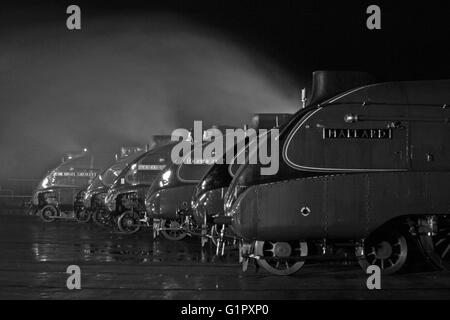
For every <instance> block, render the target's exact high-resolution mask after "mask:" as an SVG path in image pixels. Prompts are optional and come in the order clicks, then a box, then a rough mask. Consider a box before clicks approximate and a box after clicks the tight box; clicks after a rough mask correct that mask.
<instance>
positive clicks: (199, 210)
mask: <svg viewBox="0 0 450 320" xmlns="http://www.w3.org/2000/svg"><path fill="white" fill-rule="evenodd" d="M225 192H226V188H218V189H213V190H209V191H206V192H205V193H203V194H201V195H200V196H198V197H194V199H193V200H192V205H191V207H192V211H193V214H194V218H195V221H196V222H197V223H199V224H201V223H203V222H204V221H206V222H208V223H213V222H214V217H218V216H223V215H224V211H223V201H224V195H225Z"/></svg>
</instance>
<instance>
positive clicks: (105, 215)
mask: <svg viewBox="0 0 450 320" xmlns="http://www.w3.org/2000/svg"><path fill="white" fill-rule="evenodd" d="M92 220H93V221H94V222H95V223H96V224H97V225H99V226H101V227H104V226H109V225H111V224H112V222H111V215H110V213H109V212H108V211H106V210H104V209H97V210H95V211H94V213H93V214H92Z"/></svg>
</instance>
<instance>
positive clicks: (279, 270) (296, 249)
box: [255, 241, 308, 276]
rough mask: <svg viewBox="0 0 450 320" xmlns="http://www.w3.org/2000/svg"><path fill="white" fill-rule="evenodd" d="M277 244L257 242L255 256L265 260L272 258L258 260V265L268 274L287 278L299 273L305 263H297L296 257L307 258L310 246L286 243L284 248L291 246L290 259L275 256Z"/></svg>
mask: <svg viewBox="0 0 450 320" xmlns="http://www.w3.org/2000/svg"><path fill="white" fill-rule="evenodd" d="M276 245H277V242H271V241H256V242H255V254H256V255H258V256H262V257H264V258H266V257H267V258H272V259H269V260H265V259H258V260H257V262H258V265H259V266H261V267H263V268H264V269H265V270H267V271H268V272H270V273H272V274H274V275H278V276H287V275H291V274H293V273H295V272H297V271H299V270H300V269H301V268H302V267H303V265H304V264H305V261H296V260H295V259H292V258H294V257H306V256H307V255H308V244H307V243H306V242H302V241H292V242H289V243H288V242H285V243H284V244H283V246H286V245H289V247H290V250H289V252H290V255H289V257H277V256H275V247H276Z"/></svg>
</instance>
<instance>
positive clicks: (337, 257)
mask: <svg viewBox="0 0 450 320" xmlns="http://www.w3.org/2000/svg"><path fill="white" fill-rule="evenodd" d="M247 257H248V258H252V259H256V260H266V261H270V260H277V259H278V258H276V257H263V256H259V255H256V254H249V255H248V256H247ZM244 258H245V257H244ZM289 260H294V261H341V260H358V258H357V257H349V256H348V255H345V254H334V255H314V256H304V257H289Z"/></svg>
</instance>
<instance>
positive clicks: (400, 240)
mask: <svg viewBox="0 0 450 320" xmlns="http://www.w3.org/2000/svg"><path fill="white" fill-rule="evenodd" d="M407 256H408V244H407V242H406V238H405V237H404V236H403V235H402V234H400V233H399V232H390V233H385V234H382V235H380V236H378V237H375V238H374V239H369V240H368V241H367V242H366V244H365V246H364V257H363V258H362V259H361V260H360V265H361V267H362V268H363V269H364V270H366V269H367V267H368V266H370V265H376V266H378V267H379V268H380V270H381V273H382V274H384V275H389V274H393V273H395V272H397V271H399V270H400V269H401V268H402V267H403V266H404V265H405V263H406V259H407Z"/></svg>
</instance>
